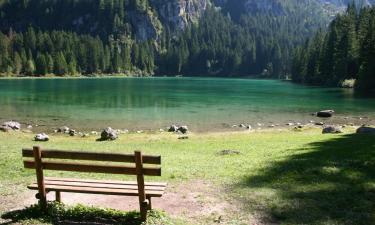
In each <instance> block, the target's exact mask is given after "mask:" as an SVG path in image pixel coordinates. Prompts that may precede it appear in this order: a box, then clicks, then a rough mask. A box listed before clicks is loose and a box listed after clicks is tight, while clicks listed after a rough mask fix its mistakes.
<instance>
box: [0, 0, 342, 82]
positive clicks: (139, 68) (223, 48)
mask: <svg viewBox="0 0 375 225" xmlns="http://www.w3.org/2000/svg"><path fill="white" fill-rule="evenodd" d="M324 2H325V3H324V4H323V3H322V1H321V0H313V1H311V0H304V1H300V0H265V1H258V0H212V1H210V0H0V30H1V31H2V34H0V52H1V55H0V73H1V74H3V75H20V74H21V75H46V74H56V75H75V74H93V73H96V74H97V73H105V74H112V73H116V74H118V73H126V74H138V75H152V74H158V75H165V74H167V75H175V74H183V75H198V76H207V75H212V76H232V75H249V74H263V75H265V76H273V77H278V76H283V75H285V74H287V73H288V72H289V65H290V61H291V59H290V55H291V52H292V49H293V48H294V47H295V46H296V45H298V44H302V43H304V41H305V39H306V38H307V37H309V36H311V35H312V34H313V33H314V32H315V31H316V30H317V29H319V28H321V27H323V28H324V27H325V26H326V25H327V24H328V21H329V18H330V15H329V13H326V11H325V10H324V9H325V8H326V6H325V5H326V4H330V5H331V6H332V7H334V8H335V9H337V10H338V9H339V8H340V7H341V6H342V4H344V3H341V2H340V3H339V2H337V1H324ZM327 2H328V3H327ZM331 3H332V4H331Z"/></svg>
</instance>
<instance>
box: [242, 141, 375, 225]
mask: <svg viewBox="0 0 375 225" xmlns="http://www.w3.org/2000/svg"><path fill="white" fill-rule="evenodd" d="M237 188H239V190H242V191H244V190H245V191H248V189H249V188H250V189H251V192H252V193H253V195H248V196H245V197H243V198H242V200H243V203H244V204H245V206H248V207H249V208H251V207H253V208H254V207H258V208H259V207H260V208H261V211H262V212H264V213H265V218H266V219H270V220H271V221H273V222H275V221H276V223H283V224H284V223H285V224H355V225H359V224H366V225H367V224H375V136H374V135H356V134H352V135H341V136H337V137H335V138H332V139H329V140H327V141H322V142H314V143H310V144H308V145H307V146H305V147H304V148H303V149H299V150H298V151H297V152H296V153H294V154H293V155H292V156H291V157H288V158H287V159H286V160H282V161H276V162H274V163H272V165H270V166H269V167H267V168H266V169H263V170H261V171H260V172H259V173H257V175H254V176H248V177H246V178H244V180H242V181H241V183H240V185H238V186H237V187H236V189H237ZM270 190H271V191H270ZM270 192H271V194H270ZM246 193H249V192H246ZM267 193H268V194H267ZM272 193H273V194H272ZM262 195H263V196H262Z"/></svg>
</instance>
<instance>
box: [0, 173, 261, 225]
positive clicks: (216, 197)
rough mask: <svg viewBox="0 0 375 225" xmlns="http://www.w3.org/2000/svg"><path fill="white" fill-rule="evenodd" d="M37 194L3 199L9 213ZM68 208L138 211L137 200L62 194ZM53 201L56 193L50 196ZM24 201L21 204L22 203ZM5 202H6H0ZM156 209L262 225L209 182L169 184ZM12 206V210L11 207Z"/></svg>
mask: <svg viewBox="0 0 375 225" xmlns="http://www.w3.org/2000/svg"><path fill="white" fill-rule="evenodd" d="M34 195H35V192H34V191H27V192H25V194H24V196H22V197H19V198H13V200H11V198H9V199H4V200H5V201H7V202H8V201H9V202H8V203H7V207H6V208H7V210H13V209H16V208H17V209H19V208H23V207H26V206H29V205H32V204H34V203H36V202H37V200H36V199H35V197H34ZM61 197H62V201H63V202H64V203H65V204H67V205H75V204H83V205H87V206H94V207H101V208H112V209H117V210H123V211H134V210H139V206H138V199H137V197H126V196H110V195H90V194H76V193H62V194H61ZM47 198H48V200H49V201H52V200H54V192H51V193H49V194H48V196H47ZM20 199H23V200H22V201H19V200H20ZM17 201H19V202H21V203H19V204H16V202H17ZM1 202H3V201H1ZM152 205H153V208H154V209H158V210H163V211H165V212H166V213H167V214H168V215H170V216H171V217H175V218H181V219H183V220H186V221H187V222H189V223H192V224H218V223H220V224H260V223H259V222H256V221H255V219H254V217H253V216H251V215H248V214H246V213H243V212H244V211H243V210H241V207H240V204H238V202H234V200H232V199H229V198H228V196H227V195H226V194H225V190H224V188H223V187H218V186H217V185H213V184H212V183H210V182H208V181H202V180H193V181H189V182H183V183H180V184H169V185H168V188H167V190H166V193H165V195H164V196H163V197H162V198H153V199H152ZM12 206H13V207H12Z"/></svg>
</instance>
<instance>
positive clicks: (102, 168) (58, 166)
mask: <svg viewBox="0 0 375 225" xmlns="http://www.w3.org/2000/svg"><path fill="white" fill-rule="evenodd" d="M23 163H24V167H25V168H29V169H33V168H35V162H34V161H32V160H25V161H24V162H23ZM42 166H43V169H44V170H60V171H71V172H90V173H110V174H127V175H137V170H136V168H135V167H130V166H114V165H91V164H83V163H69V162H42ZM142 172H143V174H144V175H147V176H161V168H143V170H142Z"/></svg>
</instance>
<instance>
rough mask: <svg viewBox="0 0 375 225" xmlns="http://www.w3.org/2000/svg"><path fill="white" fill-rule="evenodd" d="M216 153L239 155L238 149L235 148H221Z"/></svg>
mask: <svg viewBox="0 0 375 225" xmlns="http://www.w3.org/2000/svg"><path fill="white" fill-rule="evenodd" d="M217 154H218V155H239V154H241V152H240V151H236V150H222V151H220V152H218V153H217Z"/></svg>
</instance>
